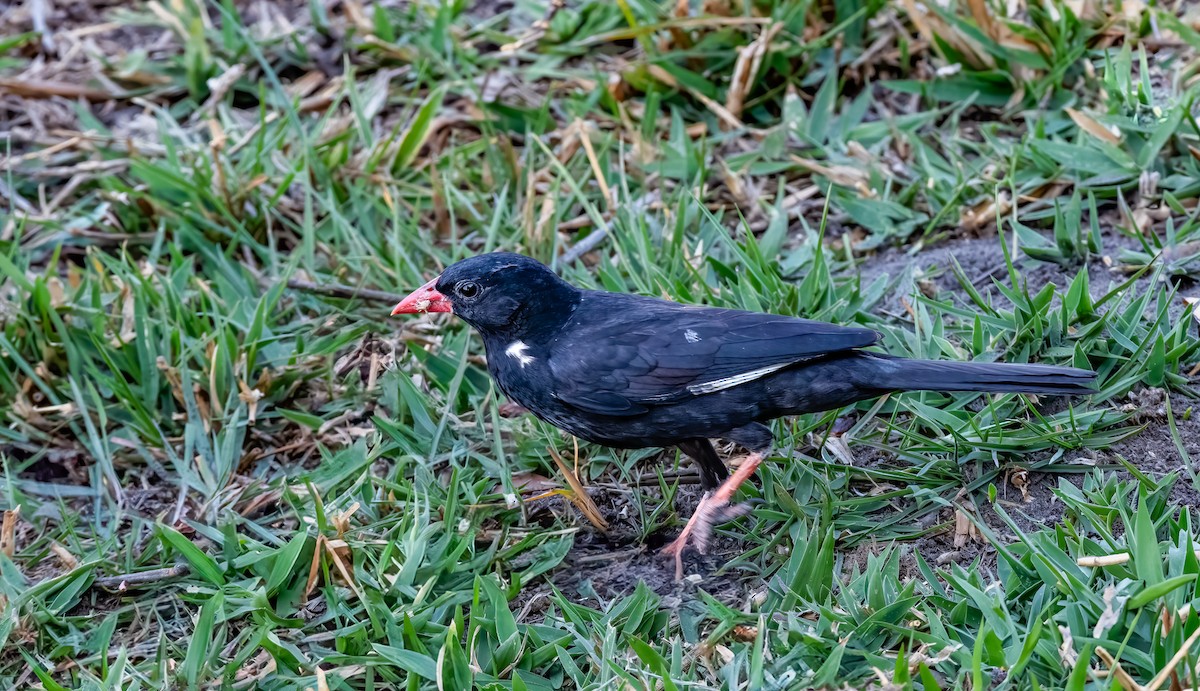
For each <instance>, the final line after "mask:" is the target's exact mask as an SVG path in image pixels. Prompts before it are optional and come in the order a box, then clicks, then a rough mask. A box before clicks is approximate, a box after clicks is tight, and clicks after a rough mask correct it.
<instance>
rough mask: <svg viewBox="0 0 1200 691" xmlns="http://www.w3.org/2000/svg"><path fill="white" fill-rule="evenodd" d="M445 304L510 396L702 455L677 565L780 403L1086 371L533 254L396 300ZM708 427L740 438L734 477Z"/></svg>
mask: <svg viewBox="0 0 1200 691" xmlns="http://www.w3.org/2000/svg"><path fill="white" fill-rule="evenodd" d="M415 312H453V313H454V314H456V315H458V316H460V317H462V318H463V319H464V320H466V322H467V323H468V324H470V325H471V326H473V327H474V328H475V329H476V330H477V331H478V332H479V334H480V335H481V336H482V337H483V343H484V347H485V348H486V349H487V362H488V371H489V372H490V373H491V375H492V378H493V379H494V380H495V382H496V385H497V386H498V387H499V388H500V390H501V391H502V392H504V394H505V395H506V396H508V397H509V398H510V399H511V400H513V401H515V402H517V403H518V404H520V405H521V406H523V407H525V408H526V409H528V410H529V411H530V412H532V413H533V414H534V415H536V416H537V417H539V418H541V419H542V420H544V421H546V422H548V423H550V424H551V425H554V426H555V427H558V428H559V429H562V430H564V431H566V432H569V433H571V434H573V435H575V436H576V437H579V438H580V439H585V440H587V441H590V442H594V443H596V444H603V445H606V446H610V447H615V448H624V449H636V448H646V447H656V446H676V447H678V448H679V449H680V450H681V451H682V452H683V453H685V454H687V455H688V456H690V457H691V458H692V459H694V460H695V461H696V462H697V463H698V464H699V466H700V480H701V486H702V487H703V489H704V491H705V494H704V497H703V499H701V502H700V505H699V506H698V507H697V508H696V511H695V513H694V514H693V516H692V518H691V519H690V520H689V521H688V523H687V525H686V526H685V527H684V529H683V533H682V534H681V535H680V536H679V537H678V539H676V540H675V541H674V542H673V543H671V544H670V545H669V546H668V547H666V548H665V549H664V552H666V553H669V554H673V555H674V556H675V560H676V572H677V575H678V574H680V573H681V569H682V562H681V557H682V552H683V549H684V548H685V547H686V545H687V542H688V539H689V536H691V537H692V539H694V541H695V544H696V547H697V549H699V550H700V552H701V553H703V552H704V550H705V547H706V545H707V542H708V539H709V536H710V534H711V531H712V527H713V526H714V525H715V524H718V523H720V522H724V521H725V520H728V519H730V518H732V517H734V516H737V515H740V514H742V513H744V511H745V509H744V508H742V507H740V506H734V505H732V504H731V503H730V500H731V499H732V498H733V494H734V492H735V491H736V490H737V488H738V486H739V485H740V484H741V483H742V482H743V481H745V480H746V479H747V478H748V477H750V476H751V475H752V474H753V473H754V470H755V468H757V467H758V464H759V463H761V462H762V460H763V458H764V457H765V456H766V455H767V453H768V452H769V451H770V450H771V447H772V435H771V429H770V428H769V427H768V426H767V425H766V424H764V423H765V422H767V421H770V420H772V419H774V418H777V417H783V416H786V415H798V414H801V413H811V412H817V411H824V410H830V409H834V408H840V407H842V406H846V405H850V404H852V403H855V402H857V401H862V400H865V399H869V398H875V397H877V396H881V395H883V394H887V393H891V392H896V391H920V390H929V391H980V392H996V393H1000V392H1022V393H1031V394H1061V395H1069V394H1086V393H1089V392H1090V391H1091V390H1092V388H1091V385H1092V382H1093V380H1094V379H1095V376H1096V375H1095V373H1094V372H1090V371H1086V370H1081V369H1074V368H1070V367H1054V366H1049V365H1027V364H992V363H982V362H951V361H934V360H910V359H904V358H898V357H893V356H890V355H885V354H883V353H878V352H870V351H867V350H864V348H868V347H870V346H874V345H876V344H877V343H878V341H879V335H878V334H877V333H875V332H874V331H871V330H869V329H863V328H857V327H845V326H837V325H834V324H826V323H823V322H816V321H810V320H807V319H797V318H794V317H784V316H778V315H774V314H764V313H759V312H745V311H740V310H732V309H719V308H715V307H701V306H694V305H683V304H678V303H674V302H670V301H667V300H659V299H655V298H650V297H643V296H639V295H628V294H623V293H609V292H602V291H593V290H581V289H579V288H576V287H575V286H573V285H571V284H569V283H567V282H566V281H564V280H562V279H561V278H559V277H558V276H557V275H556V274H555V273H554V272H553V271H551V270H550V269H549V268H547V267H546V266H545V265H543V264H541V263H540V262H538V261H536V260H534V259H531V258H529V257H526V256H523V255H519V254H510V253H503V252H496V253H491V254H483V255H479V256H475V257H471V258H469V259H464V260H462V261H459V262H457V263H455V264H453V265H452V266H450V267H449V268H447V269H446V270H445V271H444V272H443V273H442V274H441V275H440V276H438V277H437V278H435V279H433V280H432V281H430V282H428V283H426V284H425V285H423V286H421V287H420V288H418V289H417V290H416V291H414V292H413V293H412V294H411V295H409V296H408V297H406V298H404V300H402V301H401V302H400V304H398V305H396V308H395V309H394V310H392V314H394V315H395V314H409V313H415ZM711 438H723V439H727V440H730V441H733V442H736V443H737V444H739V445H740V446H743V447H745V448H746V449H747V450H748V451H749V452H750V454H749V456H747V457H746V458H745V459H744V460H743V461H742V463H741V464H740V465H739V466H738V467H737V470H736V472H735V473H734V474H733V475H732V476H730V474H729V471H728V470H727V469H726V467H725V465H724V464H723V463H722V462H721V460H720V458H718V457H717V453H716V451H715V450H714V449H713V446H712V443H711V442H710V441H709V440H710V439H711Z"/></svg>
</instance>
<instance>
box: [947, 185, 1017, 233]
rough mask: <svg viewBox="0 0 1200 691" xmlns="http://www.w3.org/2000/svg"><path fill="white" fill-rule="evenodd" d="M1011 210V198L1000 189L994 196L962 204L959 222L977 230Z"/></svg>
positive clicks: (965, 226)
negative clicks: (970, 204) (969, 203)
mask: <svg viewBox="0 0 1200 691" xmlns="http://www.w3.org/2000/svg"><path fill="white" fill-rule="evenodd" d="M1011 210H1012V199H1011V198H1010V197H1009V196H1008V192H1005V191H1003V190H1002V191H1000V193H999V194H997V195H996V196H994V197H986V198H984V199H983V200H982V201H980V202H979V203H977V204H975V205H974V206H964V207H963V209H962V214H961V215H960V216H959V224H960V225H961V226H963V227H964V228H966V229H967V230H978V229H979V228H981V227H983V226H985V225H987V224H989V223H993V222H995V221H996V219H997V218H999V217H1001V216H1004V215H1005V214H1007V213H1008V212H1009V211H1011Z"/></svg>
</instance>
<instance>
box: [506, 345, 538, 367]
mask: <svg viewBox="0 0 1200 691" xmlns="http://www.w3.org/2000/svg"><path fill="white" fill-rule="evenodd" d="M526 350H529V346H527V345H525V341H513V342H512V345H510V346H508V348H505V349H504V353H505V354H506V355H508V356H509V357H510V358H513V359H515V360H516V361H517V362H518V363H520V365H521V367H522V368H524V367H525V365H528V364H529V363H531V362H533V356H532V355H528V354H526V353H525V351H526Z"/></svg>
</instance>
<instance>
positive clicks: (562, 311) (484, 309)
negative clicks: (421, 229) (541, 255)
mask: <svg viewBox="0 0 1200 691" xmlns="http://www.w3.org/2000/svg"><path fill="white" fill-rule="evenodd" d="M578 300H579V290H578V289H577V288H575V287H574V286H572V285H571V284H569V283H567V282H566V281H564V280H562V279H561V278H559V277H558V276H557V275H555V273H554V272H553V271H551V270H550V269H549V268H548V267H547V266H546V265H544V264H542V263H541V262H539V261H537V260H535V259H531V258H529V257H526V256H524V255H520V254H512V253H509V252H492V253H489V254H481V255H478V256H475V257H469V258H467V259H463V260H461V261H459V262H456V263H454V264H451V265H450V266H449V267H447V268H446V270H445V271H443V272H442V274H441V275H440V276H438V277H437V278H435V279H433V280H432V281H430V282H428V283H426V284H425V285H423V286H421V287H420V288H417V289H416V290H414V291H413V292H412V294H410V295H409V296H408V297H406V298H404V299H403V300H401V301H400V303H399V304H397V305H396V307H395V309H393V310H392V314H393V315H396V314H415V313H417V312H453V313H454V314H456V315H458V316H459V317H462V319H463V320H464V321H466V322H467V323H468V324H470V325H471V326H473V327H475V328H476V329H478V330H479V331H480V333H483V334H484V335H496V336H505V335H518V336H520V335H524V333H523V332H525V331H528V330H529V329H530V328H532V327H533V326H535V325H537V324H547V325H549V324H553V323H554V322H555V321H556V317H559V316H562V317H563V318H565V315H569V314H570V311H571V310H572V309H574V306H575V305H576V304H577V303H578Z"/></svg>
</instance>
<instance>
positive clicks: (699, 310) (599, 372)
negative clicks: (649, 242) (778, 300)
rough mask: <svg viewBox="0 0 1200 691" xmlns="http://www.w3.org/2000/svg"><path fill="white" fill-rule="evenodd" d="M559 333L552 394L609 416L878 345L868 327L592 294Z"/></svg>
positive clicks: (633, 412) (552, 358) (554, 351)
mask: <svg viewBox="0 0 1200 691" xmlns="http://www.w3.org/2000/svg"><path fill="white" fill-rule="evenodd" d="M621 298H623V299H621ZM618 312H619V313H620V314H619V315H618V314H617V313H618ZM617 316H619V319H618V318H614V317H617ZM566 334H569V335H567V336H566V337H564V338H561V339H560V340H559V341H558V343H556V344H555V346H554V347H553V348H552V350H551V354H550V363H549V364H550V369H551V373H552V375H553V377H554V382H555V391H554V393H555V396H556V397H557V398H558V399H559V400H561V401H563V402H564V403H568V404H570V405H573V406H575V407H577V408H580V409H582V410H585V411H588V412H591V413H596V414H601V415H615V416H625V415H637V414H640V413H643V412H645V411H646V410H647V409H648V407H649V406H653V405H660V404H664V403H672V402H676V401H680V400H683V399H685V398H688V397H693V396H703V395H705V394H710V393H714V392H716V391H722V390H724V389H728V388H731V387H734V386H738V385H741V384H745V383H747V382H750V381H754V380H755V379H758V378H761V377H764V376H766V375H768V374H770V373H772V372H775V371H777V370H780V369H782V368H784V367H787V366H789V365H792V364H795V363H798V362H803V361H805V360H812V359H816V358H821V357H824V356H827V355H830V354H832V353H837V352H842V351H847V350H853V349H856V348H864V347H867V346H870V345H873V344H874V343H876V342H877V341H878V338H879V337H878V334H876V333H875V332H874V331H871V330H869V329H863V328H856V327H844V326H837V325H835V324H827V323H824V322H815V321H809V320H805V319H797V318H794V317H783V316H779V315H774V314H763V313H758V312H743V311H739V310H726V309H717V308H711V307H696V306H686V305H678V304H675V303H671V302H667V301H662V300H653V299H649V298H636V297H634V296H619V298H618V299H612V298H610V297H609V296H600V295H596V294H593V295H591V296H589V299H585V301H584V303H583V304H581V305H580V308H579V310H578V311H577V313H576V315H575V318H573V319H572V321H571V324H570V325H569V328H568V329H567V330H566Z"/></svg>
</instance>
